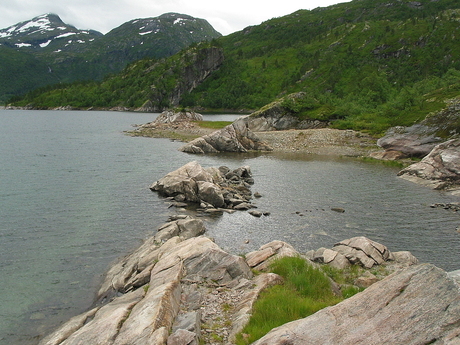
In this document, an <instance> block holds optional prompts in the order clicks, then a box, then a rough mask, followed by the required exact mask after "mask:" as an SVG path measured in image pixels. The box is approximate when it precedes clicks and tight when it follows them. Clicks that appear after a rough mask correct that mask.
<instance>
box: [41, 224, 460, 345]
mask: <svg viewBox="0 0 460 345" xmlns="http://www.w3.org/2000/svg"><path fill="white" fill-rule="evenodd" d="M165 229H175V230H173V231H169V230H168V231H167V235H165V234H166V233H165ZM204 231H205V229H204V226H203V222H202V221H201V220H199V219H195V218H191V217H188V216H175V217H174V218H172V219H170V220H169V221H168V222H167V223H166V224H164V225H162V226H160V227H159V228H158V231H157V233H156V234H155V235H154V236H152V237H151V238H149V239H148V240H146V241H145V243H144V244H143V245H142V246H141V247H139V248H138V249H137V250H136V251H135V252H134V253H132V254H130V255H127V256H126V257H124V258H122V259H120V260H119V262H118V263H116V264H115V265H114V266H113V267H112V268H111V269H110V270H109V271H108V272H107V274H106V276H105V280H104V282H103V284H102V285H101V288H100V289H99V292H98V303H97V305H96V306H95V307H94V308H93V309H91V310H89V311H87V312H85V313H83V314H81V315H78V316H75V317H74V318H72V319H70V320H69V321H67V322H66V323H64V324H63V325H62V326H61V327H59V328H58V329H57V330H56V331H55V332H53V333H52V334H50V335H48V336H47V337H45V338H44V339H42V340H41V341H40V345H76V344H100V345H122V344H124V345H126V344H136V345H147V344H156V345H176V344H177V345H183V344H195V345H197V344H199V343H203V344H214V343H216V344H217V343H221V344H234V343H235V339H236V334H237V333H239V332H241V331H242V330H243V327H244V326H245V325H246V324H247V322H248V321H249V319H250V317H251V314H252V310H253V306H254V303H255V301H256V300H257V298H258V297H259V295H260V293H261V292H262V291H263V290H264V289H266V288H267V287H269V286H272V285H274V284H282V283H283V279H282V278H281V277H280V276H278V275H277V274H274V273H266V269H267V268H268V266H269V265H270V263H271V262H272V260H274V259H276V258H280V257H285V256H293V257H298V256H301V255H300V254H299V253H298V252H297V251H296V250H295V249H294V248H293V247H292V246H290V245H289V244H287V243H285V242H282V241H273V242H270V243H267V244H266V245H264V246H262V247H261V248H259V249H258V250H256V251H253V252H251V253H248V254H247V255H246V257H245V258H243V257H242V256H235V255H232V254H229V253H227V252H225V251H223V250H222V249H221V248H220V247H219V246H218V245H217V244H215V243H214V242H213V241H211V240H210V239H209V238H207V237H204V236H203V235H202V234H203V232H204ZM338 246H348V247H350V248H353V249H355V250H360V251H362V252H363V253H365V254H366V256H367V257H368V259H372V260H373V261H374V264H379V263H382V264H384V263H386V261H385V262H384V260H386V259H387V261H388V260H391V258H394V257H393V255H392V253H390V252H389V251H388V249H387V248H386V247H385V246H383V245H381V244H379V243H377V242H374V241H372V240H369V239H367V238H365V237H356V238H352V239H349V240H344V241H341V242H340V243H339V244H338ZM358 256H359V255H356V253H354V254H353V257H358ZM323 257H324V256H323ZM347 259H348V260H350V258H347ZM307 262H310V261H307ZM352 262H353V263H359V264H360V265H363V266H364V265H365V262H366V260H361V261H357V260H350V263H352ZM310 264H311V265H317V264H315V263H313V262H310ZM253 270H257V271H259V272H260V273H259V274H257V275H254V274H253ZM360 278H362V279H361V280H360V282H363V279H364V278H365V279H367V280H365V281H364V283H363V284H364V285H363V286H370V285H372V286H370V287H368V288H367V289H366V290H365V291H364V292H362V293H359V294H357V295H355V296H354V297H352V298H350V299H348V300H345V301H343V302H341V303H339V304H337V305H335V306H333V307H329V308H326V309H323V310H321V311H319V312H317V313H316V314H313V315H312V316H310V317H308V318H305V319H302V320H298V321H294V322H291V323H287V324H285V325H283V326H281V327H279V328H276V329H274V330H272V331H271V332H269V333H268V334H267V335H266V336H265V337H263V338H262V339H261V340H259V341H257V342H256V343H254V344H258V345H262V344H264V345H265V344H267V345H268V344H280V345H281V344H292V345H296V344H299V345H300V344H302V345H303V344H339V345H340V344H382V345H383V344H396V343H400V342H401V341H403V342H404V343H407V344H425V343H433V344H436V343H439V344H456V341H458V340H459V336H460V294H459V287H458V285H456V283H454V281H453V280H452V279H451V278H448V277H447V275H446V273H445V272H444V271H442V270H440V269H438V268H436V267H434V266H431V265H426V264H425V265H416V266H412V267H411V268H406V269H404V270H398V271H397V272H396V273H394V274H392V275H390V276H388V277H387V278H385V279H383V280H381V281H379V279H381V277H379V278H377V277H375V276H373V275H372V273H370V272H369V271H366V272H365V273H364V274H363V276H362V277H360ZM360 278H358V279H360ZM369 282H370V283H369ZM366 284H367V285H366ZM332 288H333V290H334V291H335V290H337V292H339V291H340V288H341V287H340V286H338V285H337V284H333V286H332ZM216 339H219V340H218V341H217V340H216Z"/></svg>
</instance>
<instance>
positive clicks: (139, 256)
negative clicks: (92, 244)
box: [98, 237, 159, 299]
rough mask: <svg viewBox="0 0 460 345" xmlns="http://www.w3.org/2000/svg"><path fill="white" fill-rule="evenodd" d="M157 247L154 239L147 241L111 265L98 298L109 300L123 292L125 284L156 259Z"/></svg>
mask: <svg viewBox="0 0 460 345" xmlns="http://www.w3.org/2000/svg"><path fill="white" fill-rule="evenodd" d="M158 248H159V245H158V244H157V243H156V241H155V238H154V237H151V238H149V239H147V240H146V241H145V242H144V243H143V244H142V245H141V246H140V247H139V248H138V249H137V250H136V251H135V252H134V253H132V254H130V255H127V256H126V257H124V258H122V259H121V260H120V261H118V262H117V263H116V264H115V265H113V266H112V267H111V268H110V270H109V271H108V272H107V274H106V276H105V279H104V282H103V283H102V285H101V287H100V289H99V292H98V298H99V299H103V298H110V297H111V296H112V295H114V293H115V292H116V291H122V292H123V291H124V290H125V285H126V283H127V282H128V281H129V280H130V279H132V278H133V275H135V274H137V273H138V272H141V271H143V270H144V269H145V268H146V267H148V266H150V265H151V264H152V262H155V260H157V259H158V254H159V251H157V249H158Z"/></svg>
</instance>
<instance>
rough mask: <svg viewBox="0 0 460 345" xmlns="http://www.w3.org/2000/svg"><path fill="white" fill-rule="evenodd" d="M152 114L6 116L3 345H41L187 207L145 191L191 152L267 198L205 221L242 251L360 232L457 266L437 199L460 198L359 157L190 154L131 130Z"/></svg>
mask: <svg viewBox="0 0 460 345" xmlns="http://www.w3.org/2000/svg"><path fill="white" fill-rule="evenodd" d="M155 117H156V114H142V113H118V112H83V111H82V112H68V111H59V112H57V111H8V110H0V279H1V287H2V294H1V300H0V302H1V303H0V320H1V322H0V344H8V345H11V344H13V345H16V344H21V345H28V344H36V343H37V342H38V340H39V338H40V336H41V335H43V334H44V333H46V332H49V331H50V330H51V329H53V328H55V327H56V326H57V325H59V324H60V323H61V322H62V321H64V320H67V319H68V318H69V317H71V316H73V315H76V314H78V313H80V312H82V311H84V310H86V309H87V308H89V307H90V306H91V303H92V302H93V298H94V294H95V292H96V290H97V288H98V286H99V284H100V282H101V277H102V275H103V274H104V272H105V271H106V270H107V269H108V267H109V265H110V264H111V263H112V262H113V261H114V260H116V259H117V258H118V257H120V256H122V255H125V254H127V253H129V252H130V251H131V250H133V249H134V248H136V247H137V246H139V245H140V244H141V243H142V240H144V239H145V238H147V237H148V236H150V235H152V234H153V233H154V232H155V230H156V228H157V227H158V226H159V225H160V224H162V223H164V222H165V221H166V220H167V218H168V216H169V215H170V214H171V213H174V212H178V211H177V210H174V209H170V208H168V207H167V205H166V204H165V203H164V201H163V200H162V199H161V198H159V197H158V196H157V195H156V194H155V193H152V192H151V191H150V190H149V189H148V186H149V185H150V184H151V183H153V182H154V181H156V180H157V179H159V178H161V177H162V176H164V175H165V174H166V173H168V172H170V171H172V170H175V169H177V168H179V167H180V166H182V165H183V164H185V163H187V162H189V161H191V160H198V161H199V163H200V164H201V165H203V166H206V167H207V166H221V165H226V166H228V167H230V168H237V167H239V166H242V165H249V166H250V167H251V169H252V172H253V175H254V179H255V184H254V186H253V187H252V189H253V192H256V191H257V192H259V193H261V194H262V198H260V199H257V200H255V202H256V204H257V206H258V207H259V210H261V211H267V212H270V213H271V214H270V216H268V217H262V218H255V217H252V216H250V215H249V214H247V213H246V212H238V213H235V214H224V215H222V216H220V217H216V218H205V219H204V220H205V222H206V226H207V228H208V235H209V236H211V237H213V238H215V240H216V242H217V243H218V244H219V245H220V246H221V247H222V248H224V249H226V250H230V251H231V252H232V253H235V254H240V253H247V252H249V251H251V250H254V249H257V248H258V247H259V246H260V245H262V244H265V243H267V242H268V241H271V240H274V239H280V240H284V241H286V242H289V243H290V244H292V245H293V246H294V247H295V248H296V249H298V250H299V251H301V252H305V251H307V250H309V249H316V248H318V247H321V246H332V245H333V244H334V243H335V242H336V241H339V240H342V239H345V238H349V237H352V236H358V235H364V236H368V237H369V238H371V239H373V240H376V241H378V242H381V243H383V244H385V245H387V246H388V247H389V249H390V250H393V251H398V250H410V251H412V253H413V254H414V255H416V256H417V257H418V258H419V259H420V260H421V261H423V262H431V263H434V264H436V265H437V266H439V267H442V268H444V269H446V270H454V269H459V268H460V260H459V257H458V252H459V248H460V235H459V234H458V233H457V232H456V231H455V229H456V227H457V226H459V225H460V215H459V214H456V213H453V212H450V211H446V210H443V209H433V208H430V207H429V205H430V204H433V203H437V202H452V201H459V200H458V198H455V197H452V196H449V195H446V194H444V193H442V192H438V191H432V190H429V189H426V188H424V187H421V186H418V185H415V184H412V183H410V182H407V181H404V180H401V179H399V178H397V177H396V173H397V170H396V169H394V168H388V167H385V166H383V165H381V164H369V163H363V162H361V161H358V160H355V159H346V158H330V157H329V158H328V157H318V156H309V155H299V154H296V155H294V154H292V155H286V154H285V155H276V154H273V153H268V154H224V155H209V156H194V155H189V154H185V153H182V152H179V151H177V148H178V147H179V146H181V145H182V144H181V143H180V142H174V141H170V140H167V139H151V138H139V137H135V138H134V137H129V136H126V135H124V134H123V131H125V130H129V129H131V128H132V127H131V124H134V123H137V124H140V123H146V122H150V121H152V120H154V119H155ZM233 118H235V117H234V116H233V117H231V118H229V117H225V116H220V117H219V118H218V119H219V120H222V119H233ZM214 119H216V118H214ZM333 207H340V208H343V209H345V212H344V213H337V212H334V211H332V210H331V208H333Z"/></svg>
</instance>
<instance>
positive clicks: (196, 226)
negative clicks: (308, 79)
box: [177, 217, 206, 239]
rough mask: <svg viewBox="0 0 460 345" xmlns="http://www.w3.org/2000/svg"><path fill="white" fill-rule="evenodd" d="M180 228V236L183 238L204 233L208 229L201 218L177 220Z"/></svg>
mask: <svg viewBox="0 0 460 345" xmlns="http://www.w3.org/2000/svg"><path fill="white" fill-rule="evenodd" d="M177 226H178V228H179V236H180V237H181V238H183V239H189V238H193V237H197V236H200V235H203V234H204V233H205V231H206V228H205V226H204V223H203V221H202V220H201V219H196V218H191V217H190V218H186V219H180V220H178V221H177Z"/></svg>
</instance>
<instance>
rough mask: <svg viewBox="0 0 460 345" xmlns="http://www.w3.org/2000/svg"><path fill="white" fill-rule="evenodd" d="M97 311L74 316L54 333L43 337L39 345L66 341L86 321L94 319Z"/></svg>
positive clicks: (54, 344)
mask: <svg viewBox="0 0 460 345" xmlns="http://www.w3.org/2000/svg"><path fill="white" fill-rule="evenodd" d="M98 310H99V308H94V309H91V310H90V311H88V312H86V313H83V314H81V315H77V316H74V317H73V318H71V319H70V320H69V321H67V322H66V323H65V324H64V325H62V326H61V327H59V328H58V329H57V330H56V331H54V332H53V333H51V334H50V335H48V336H47V337H45V338H44V339H43V340H42V341H40V343H39V345H59V344H61V343H62V342H63V341H64V340H66V339H67V338H68V337H69V336H70V335H72V334H73V333H75V332H76V331H77V330H78V329H80V328H81V327H83V325H84V324H85V323H86V322H87V320H88V319H91V318H93V317H94V314H96V312H97V311H98Z"/></svg>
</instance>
